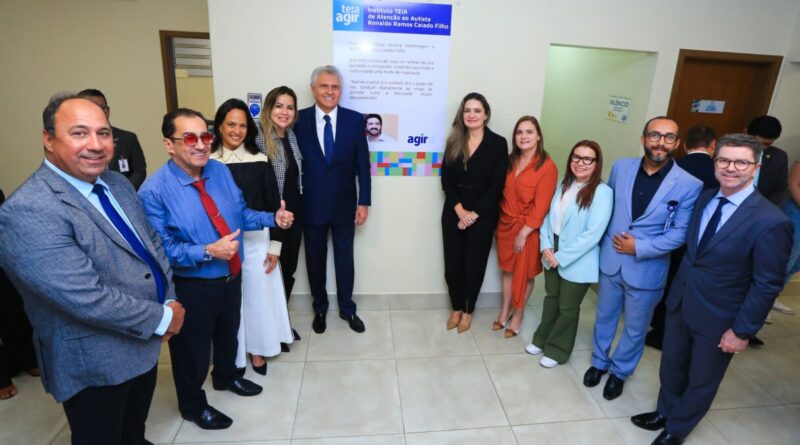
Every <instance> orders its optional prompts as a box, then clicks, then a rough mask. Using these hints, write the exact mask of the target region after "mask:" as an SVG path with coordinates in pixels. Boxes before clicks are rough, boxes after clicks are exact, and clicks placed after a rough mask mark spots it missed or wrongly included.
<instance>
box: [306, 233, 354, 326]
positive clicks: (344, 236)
mask: <svg viewBox="0 0 800 445" xmlns="http://www.w3.org/2000/svg"><path fill="white" fill-rule="evenodd" d="M328 232H330V233H331V240H332V241H333V266H334V269H335V271H336V300H337V301H338V302H339V312H341V313H342V314H344V315H348V316H349V315H353V314H355V313H356V303H355V302H354V301H353V279H354V275H355V266H354V262H353V238H354V237H355V234H356V226H355V223H353V222H352V221H349V222H347V223H345V224H341V225H333V224H325V225H322V226H316V225H311V224H306V225H305V226H304V228H303V236H305V239H306V243H305V247H306V268H307V270H308V284H309V287H310V288H311V296H313V297H314V303H313V305H314V312H315V313H317V314H325V313H326V312H328V291H327V290H326V287H325V282H326V281H327V275H328Z"/></svg>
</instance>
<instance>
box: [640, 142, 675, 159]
mask: <svg viewBox="0 0 800 445" xmlns="http://www.w3.org/2000/svg"><path fill="white" fill-rule="evenodd" d="M654 148H656V147H654ZM657 148H660V149H662V150H664V151H665V152H666V153H665V154H664V155H663V156H658V155H656V154H655V152H654V151H653V149H652V148H648V147H647V146H644V154H645V156H647V159H649V160H651V161H653V162H656V163H661V162H664V161H667V160H669V159H670V158H672V152H670V151H669V150H667V149H665V148H664V147H663V146H659V147H657Z"/></svg>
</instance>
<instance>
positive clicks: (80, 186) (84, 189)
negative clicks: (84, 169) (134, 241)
mask: <svg viewBox="0 0 800 445" xmlns="http://www.w3.org/2000/svg"><path fill="white" fill-rule="evenodd" d="M44 165H46V166H48V167H49V168H50V169H51V170H53V171H54V172H56V174H57V175H58V176H61V177H62V178H64V180H65V181H67V182H68V183H69V184H70V185H71V186H73V187H75V189H76V190H77V191H78V193H80V194H81V195H83V196H84V197H85V198H86V199H88V200H89V202H90V203H92V206H94V208H96V209H97V211H98V212H100V214H101V215H103V217H104V218H105V219H106V220H107V221H108V223H109V224H111V227H114V224H113V223H112V222H111V220H110V219H109V218H108V215H106V211H105V210H103V206H102V205H101V204H100V198H98V197H97V195H95V194H94V193H92V189H93V188H94V184H90V183H88V182H86V181H83V180H81V179H78V178H76V177H74V176H72V175H70V174H69V173H67V172H65V171H63V170H61V169H60V168H58V167H56V166H55V165H54V164H53V163H52V162H50V161H48V160H47V159H45V160H44ZM95 183H97V184H100V185H102V186H103V188H104V189H105V190H106V196H108V200H109V201H111V205H112V206H114V209H115V210H116V211H117V213H119V214H120V216H122V219H123V220H124V221H125V224H127V225H128V227H130V229H131V232H133V234H134V235H136V238H139V242H141V241H142V237H141V236H139V234H138V233H136V229H135V228H134V227H133V224H131V221H130V220H129V219H128V215H126V214H125V211H124V210H122V207H120V206H119V203H118V202H117V199H116V198H114V194H113V193H111V189H109V188H108V184H106V183H105V181H103V180H102V179H101V178H99V177H98V178H97V180H96V181H95ZM114 230H117V228H116V227H114ZM117 233H119V230H117ZM120 236H122V234H121V233H120ZM123 238H124V237H123ZM170 301H172V300H171V299H170V300H167V301H165V302H164V315H162V316H161V322H160V323H159V324H158V326H157V327H156V330H155V332H154V333H155V334H156V335H164V333H165V332H167V328H168V327H169V323H170V322H171V321H172V308H171V307H169V306H167V305H166V303H169V302H170Z"/></svg>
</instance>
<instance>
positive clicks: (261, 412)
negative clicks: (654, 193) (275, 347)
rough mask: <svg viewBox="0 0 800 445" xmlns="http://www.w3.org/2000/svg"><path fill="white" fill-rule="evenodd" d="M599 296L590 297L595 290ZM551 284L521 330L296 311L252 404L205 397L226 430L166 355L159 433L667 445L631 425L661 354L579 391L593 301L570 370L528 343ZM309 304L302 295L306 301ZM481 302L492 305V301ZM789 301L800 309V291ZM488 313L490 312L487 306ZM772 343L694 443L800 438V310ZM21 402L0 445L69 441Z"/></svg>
mask: <svg viewBox="0 0 800 445" xmlns="http://www.w3.org/2000/svg"><path fill="white" fill-rule="evenodd" d="M590 292H591V291H590ZM542 294H543V291H542V288H541V283H537V287H536V289H535V294H534V297H533V298H532V299H531V302H530V305H529V307H528V309H527V317H526V320H525V325H524V327H523V331H522V333H521V335H520V336H519V337H517V338H515V339H509V340H506V339H504V338H503V336H502V333H501V332H493V331H491V329H490V326H491V322H492V320H494V318H495V317H496V315H497V310H496V309H491V308H489V309H479V310H478V311H476V314H475V319H474V323H473V329H472V330H470V331H468V332H467V333H464V334H461V335H459V334H457V333H456V332H455V331H446V330H445V329H444V324H445V320H446V318H447V315H448V310H447V308H446V300H445V299H443V298H439V297H440V296H429V297H428V298H426V297H425V296H413V297H412V298H409V300H413V304H412V303H410V302H409V301H399V302H398V300H397V298H398V297H392V298H388V297H387V298H378V297H376V298H375V299H374V300H372V301H370V302H362V304H361V310H360V311H359V313H360V315H361V317H362V318H363V319H364V321H365V323H366V326H367V332H366V333H365V334H361V335H359V334H355V333H353V332H351V331H350V330H349V329H348V328H347V325H346V324H345V323H344V322H343V321H341V320H339V319H338V317H336V313H335V312H334V311H331V313H330V314H329V318H328V331H327V332H326V333H325V334H323V335H321V336H320V335H316V334H311V333H310V325H311V314H310V311H308V310H297V311H293V312H292V319H293V323H294V325H295V326H296V327H297V328H298V331H299V332H300V335H301V336H302V337H303V340H302V341H300V342H298V343H295V344H294V345H292V352H291V353H288V354H283V355H282V356H280V357H278V358H276V359H274V360H271V361H270V364H269V374H268V375H267V376H266V377H261V376H258V375H255V374H253V373H252V371H248V377H249V378H253V379H254V380H255V381H257V382H258V383H260V384H262V385H263V386H264V393H263V394H262V395H260V396H258V397H254V398H240V397H237V396H235V395H233V394H231V393H229V392H218V391H214V390H212V389H211V388H210V384H209V387H208V388H207V391H208V396H209V399H210V402H211V404H212V405H214V406H215V407H217V408H218V409H220V410H221V411H223V412H225V413H227V414H229V415H230V416H231V417H233V419H234V424H233V426H232V427H231V428H230V429H228V430H222V431H204V430H200V429H199V428H197V427H196V426H195V425H194V424H192V423H189V422H184V421H182V420H181V418H180V416H179V415H178V411H177V403H176V400H175V390H174V386H173V383H172V378H171V371H170V366H169V356H168V355H167V354H162V360H161V363H160V366H159V375H158V379H159V380H158V386H157V389H156V394H155V397H154V400H153V405H152V408H151V411H150V416H149V420H148V434H147V436H148V438H149V440H151V441H153V442H154V443H158V444H172V443H175V444H201V443H202V444H241V445H245V444H248V445H279V444H283V445H288V444H294V445H301V444H302V445H376V444H381V445H384V444H386V445H403V444H406V445H423V444H425V445H427V444H436V445H441V444H460V445H471V444H475V445H479V444H480V445H482V444H490V445H506V444H507V445H513V444H519V445H522V444H545V443H552V444H559V445H567V444H588V443H593V444H594V443H599V444H620V445H625V444H627V445H640V444H648V443H650V441H652V439H653V438H654V437H655V436H656V433H651V432H648V431H644V430H641V429H638V428H636V427H635V426H633V425H632V424H631V423H630V420H629V416H631V415H632V414H636V413H639V412H643V411H649V410H652V409H653V407H654V406H655V399H656V395H657V392H658V362H659V359H660V355H659V353H658V351H655V350H652V349H649V348H648V349H647V350H646V353H645V356H644V358H643V360H642V362H641V363H640V365H639V368H638V369H637V371H636V374H635V375H634V376H633V377H631V378H630V379H629V381H628V383H627V384H626V386H625V392H624V394H623V395H622V397H620V398H619V399H617V400H615V401H613V402H608V401H606V400H604V399H603V397H602V385H600V386H598V387H596V388H593V389H591V390H590V389H587V388H584V387H583V385H582V384H581V378H582V375H583V372H584V371H585V370H586V368H587V367H588V364H589V357H590V348H591V333H592V323H593V321H594V303H593V301H594V298H591V297H590V298H587V300H586V301H585V302H584V306H583V309H582V312H581V316H582V319H581V326H580V329H579V332H578V339H577V345H576V351H575V353H574V354H573V356H572V358H571V359H570V361H569V363H568V364H566V365H563V366H559V367H557V368H554V369H544V368H542V367H540V366H539V365H538V362H537V358H534V357H532V356H530V355H527V354H525V353H524V351H523V347H524V346H525V343H526V341H527V340H529V339H530V337H531V335H532V332H533V329H534V327H535V326H536V325H537V324H538V321H539V316H540V314H541V301H542ZM299 298H302V297H299ZM486 300H487V301H484V302H483V305H484V306H485V305H487V303H491V298H487V299H486ZM782 301H784V302H785V303H787V304H789V305H791V306H794V307H796V308H798V309H800V283H791V284H790V285H789V286H788V287H787V290H786V292H785V294H784V296H783V297H782ZM489 305H491V304H489ZM772 317H773V319H774V323H773V324H772V325H768V326H766V327H765V328H764V330H763V331H762V333H761V337H762V338H763V339H764V340H765V341H766V343H767V344H766V346H765V347H764V348H762V349H759V350H753V349H751V350H748V351H747V352H745V353H742V354H739V355H737V356H736V359H735V360H734V361H733V364H732V365H731V367H730V369H729V371H728V374H727V376H726V379H725V381H724V382H723V385H722V388H721V390H720V393H719V394H718V396H717V398H716V400H715V402H714V405H713V407H712V410H711V412H710V413H709V414H708V415H707V416H706V418H705V419H704V420H703V422H702V423H701V424H700V426H699V427H698V428H697V429H696V430H695V431H694V432H693V433H692V435H691V436H690V438H689V440H688V441H687V442H686V443H687V444H771V445H780V444H787V445H788V444H798V443H800V315H797V316H787V315H783V314H778V313H775V312H774V311H773V312H772ZM15 382H16V384H17V386H18V388H19V392H20V393H19V395H18V396H17V397H15V398H13V399H11V400H9V401H3V402H0V445H38V444H68V443H69V428H68V427H67V426H66V419H65V417H64V414H63V411H62V410H61V407H60V406H58V405H57V404H55V403H54V402H53V400H52V398H50V396H48V395H46V394H44V393H43V391H42V389H41V385H40V383H39V381H38V380H36V379H33V378H29V377H19V378H17V379H15Z"/></svg>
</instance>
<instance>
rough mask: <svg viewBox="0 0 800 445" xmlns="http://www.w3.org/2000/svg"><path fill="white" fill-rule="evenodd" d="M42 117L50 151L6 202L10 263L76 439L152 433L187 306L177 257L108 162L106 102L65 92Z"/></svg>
mask: <svg viewBox="0 0 800 445" xmlns="http://www.w3.org/2000/svg"><path fill="white" fill-rule="evenodd" d="M42 117H43V121H44V129H43V130H42V139H43V141H44V155H45V160H44V162H43V164H42V165H41V166H40V167H39V168H38V169H37V170H36V171H35V172H34V173H33V175H31V176H30V177H29V178H28V179H27V180H26V181H25V183H23V184H22V186H20V188H19V189H18V190H17V191H16V193H14V194H13V195H11V197H10V198H9V200H8V201H6V203H5V204H4V205H3V206H2V208H0V266H1V267H2V268H3V269H5V271H6V273H7V274H8V275H9V277H10V278H11V280H12V282H13V283H14V285H15V286H16V287H17V289H18V290H19V291H20V294H21V295H22V297H23V300H24V303H25V310H26V312H27V313H28V316H29V317H30V320H31V324H32V325H33V328H34V339H33V340H34V346H35V347H36V355H37V359H38V361H39V366H40V368H41V378H42V383H43V385H44V388H45V390H46V391H47V392H49V393H51V394H52V395H53V397H54V398H55V399H56V401H57V402H61V403H63V405H64V411H65V412H66V415H67V420H68V421H69V425H70V429H71V430H72V443H73V445H75V444H103V445H106V444H149V443H150V442H148V441H147V440H145V438H144V432H145V420H146V419H147V413H148V410H149V408H150V402H151V400H152V397H153V391H154V389H155V385H156V362H157V360H158V354H159V350H160V345H161V341H162V340H164V339H167V338H169V337H171V336H173V335H175V334H177V333H178V332H179V331H180V328H181V326H182V325H183V317H184V310H183V308H182V306H181V305H180V303H178V302H177V301H174V299H175V291H174V288H173V286H172V283H171V281H172V272H171V270H170V268H169V262H168V261H167V258H166V256H165V254H164V250H163V248H162V246H161V238H160V237H159V236H158V235H157V234H156V233H155V232H154V231H153V229H152V228H151V227H150V225H149V223H148V221H147V217H146V216H145V214H144V211H143V209H142V207H141V204H140V203H139V201H138V199H137V196H136V192H135V190H134V189H133V187H132V186H131V184H130V183H129V182H128V180H127V179H125V177H124V176H122V175H120V174H119V173H115V172H111V171H107V169H106V167H107V165H108V163H109V161H110V160H111V158H112V156H113V154H114V145H113V138H112V130H111V126H110V125H109V123H108V119H107V118H106V116H105V114H104V113H103V110H102V109H101V108H100V107H98V106H97V105H96V104H94V103H92V102H91V101H89V100H86V99H83V98H80V97H78V96H75V95H60V96H55V97H53V98H52V99H51V100H50V103H49V104H48V105H47V107H46V108H45V109H44V112H43V115H42ZM165 302H166V304H165Z"/></svg>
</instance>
